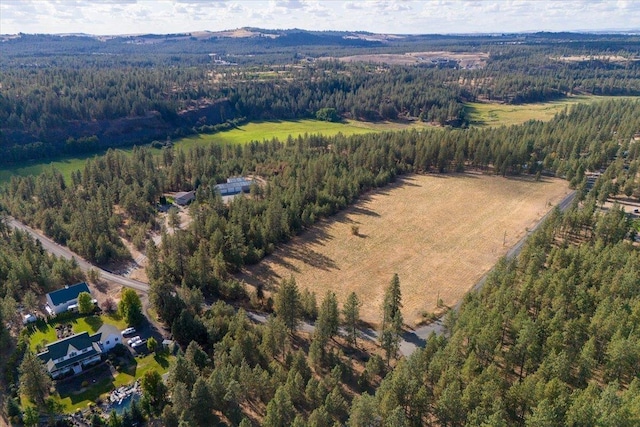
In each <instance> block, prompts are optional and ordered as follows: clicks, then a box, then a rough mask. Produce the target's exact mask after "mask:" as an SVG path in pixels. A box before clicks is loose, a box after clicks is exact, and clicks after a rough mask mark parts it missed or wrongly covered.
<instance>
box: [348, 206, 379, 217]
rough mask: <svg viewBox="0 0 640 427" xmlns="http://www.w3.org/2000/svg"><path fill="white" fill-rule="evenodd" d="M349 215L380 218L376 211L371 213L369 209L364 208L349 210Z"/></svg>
mask: <svg viewBox="0 0 640 427" xmlns="http://www.w3.org/2000/svg"><path fill="white" fill-rule="evenodd" d="M350 210H351V213H353V214H356V215H365V216H372V217H375V218H380V214H379V213H378V212H376V211H373V210H371V209H369V208H366V207H364V206H354V207H353V208H351V209H350Z"/></svg>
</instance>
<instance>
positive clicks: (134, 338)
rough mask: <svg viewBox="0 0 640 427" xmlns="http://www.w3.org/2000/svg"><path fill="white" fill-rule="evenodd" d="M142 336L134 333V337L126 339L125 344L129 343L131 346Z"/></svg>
mask: <svg viewBox="0 0 640 427" xmlns="http://www.w3.org/2000/svg"><path fill="white" fill-rule="evenodd" d="M141 340H142V338H140V336H139V335H136V336H135V337H133V338H131V339H130V340H129V341H127V344H129V345H130V346H131V347H133V344H135V343H136V342H138V341H141Z"/></svg>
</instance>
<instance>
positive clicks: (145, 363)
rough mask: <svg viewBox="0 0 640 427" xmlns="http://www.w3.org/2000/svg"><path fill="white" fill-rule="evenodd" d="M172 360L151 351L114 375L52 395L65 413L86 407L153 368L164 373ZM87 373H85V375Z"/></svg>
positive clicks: (172, 357)
mask: <svg viewBox="0 0 640 427" xmlns="http://www.w3.org/2000/svg"><path fill="white" fill-rule="evenodd" d="M173 360H175V356H172V355H170V356H167V355H156V354H153V353H152V354H148V355H145V356H144V357H137V358H135V359H134V361H133V362H132V363H131V364H129V365H127V366H123V367H122V368H121V370H120V372H118V373H117V374H116V376H115V377H113V376H107V377H105V378H102V379H101V380H99V381H97V382H96V383H93V384H89V385H88V386H87V387H82V388H80V390H77V391H76V390H73V391H71V390H64V391H60V392H59V393H57V394H56V395H55V396H54V397H55V399H56V400H57V401H58V402H59V403H60V404H61V405H62V406H63V408H64V412H65V413H72V412H74V411H76V410H78V409H84V408H86V407H87V406H88V405H89V404H90V403H94V402H96V401H97V400H98V399H100V398H102V399H106V398H107V397H108V396H107V394H108V393H110V392H111V391H112V390H114V389H116V388H118V387H120V386H123V385H128V384H131V383H133V382H134V381H135V380H137V379H138V378H141V377H142V376H143V375H144V374H145V372H147V371H149V370H152V369H153V370H155V371H157V372H158V373H160V375H162V374H164V373H166V372H167V371H168V370H169V365H170V364H171V363H172V362H173ZM89 375H90V374H87V376H89Z"/></svg>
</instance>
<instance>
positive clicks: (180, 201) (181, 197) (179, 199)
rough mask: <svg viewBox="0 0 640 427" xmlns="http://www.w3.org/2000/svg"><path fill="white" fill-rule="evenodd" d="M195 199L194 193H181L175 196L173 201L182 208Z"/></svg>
mask: <svg viewBox="0 0 640 427" xmlns="http://www.w3.org/2000/svg"><path fill="white" fill-rule="evenodd" d="M195 198H196V192H195V191H182V192H180V193H178V194H176V195H175V197H174V198H173V200H174V201H175V202H176V204H177V205H180V206H184V205H188V204H189V203H191V202H192V201H193V200H195Z"/></svg>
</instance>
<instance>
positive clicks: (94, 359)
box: [38, 325, 122, 379]
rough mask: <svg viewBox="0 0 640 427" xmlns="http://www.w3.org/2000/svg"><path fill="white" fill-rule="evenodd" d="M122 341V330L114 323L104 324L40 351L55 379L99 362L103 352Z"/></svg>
mask: <svg viewBox="0 0 640 427" xmlns="http://www.w3.org/2000/svg"><path fill="white" fill-rule="evenodd" d="M121 343H122V335H121V334H120V331H119V330H118V329H117V328H116V327H115V326H113V325H102V327H101V328H100V329H98V332H96V333H95V334H93V335H89V333H88V332H82V333H80V334H76V335H72V336H70V337H67V338H63V339H61V340H58V341H56V342H53V343H51V344H47V347H46V350H44V351H43V352H41V353H38V357H39V358H40V360H42V361H43V362H44V364H45V366H46V367H47V370H48V371H49V374H50V375H51V376H52V377H53V378H54V379H55V378H60V377H62V376H64V375H72V374H79V373H80V372H82V371H83V369H84V368H86V367H87V366H91V365H93V364H96V363H99V362H100V361H101V360H102V354H103V353H106V352H107V351H109V350H111V349H112V348H113V347H115V345H116V344H121Z"/></svg>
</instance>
